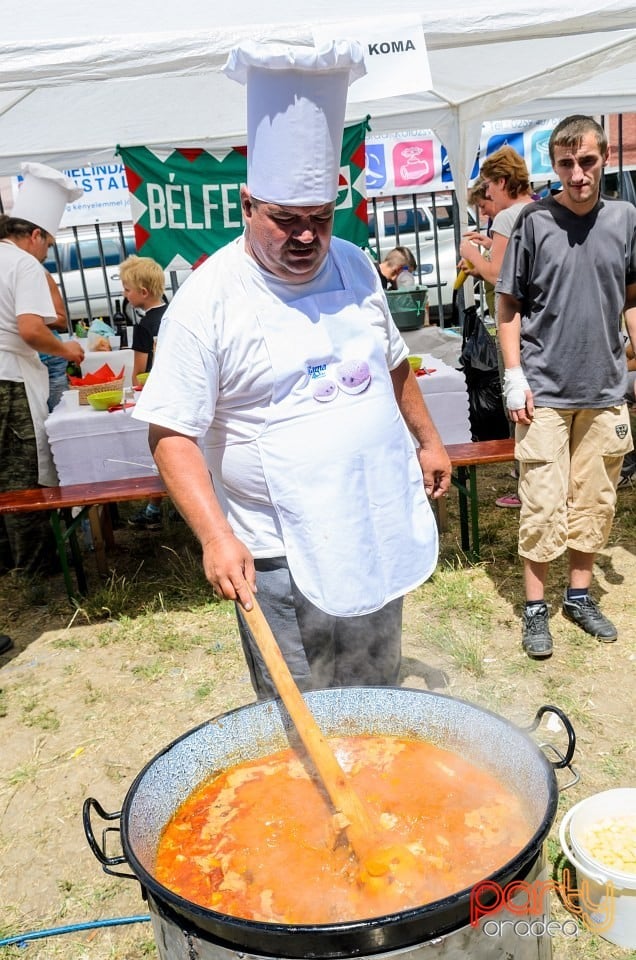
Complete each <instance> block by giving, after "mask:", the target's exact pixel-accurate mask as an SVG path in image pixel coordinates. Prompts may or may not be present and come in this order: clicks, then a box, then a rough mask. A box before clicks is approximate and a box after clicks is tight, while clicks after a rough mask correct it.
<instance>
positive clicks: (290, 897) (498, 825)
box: [155, 736, 530, 925]
mask: <svg viewBox="0 0 636 960" xmlns="http://www.w3.org/2000/svg"><path fill="white" fill-rule="evenodd" d="M330 743H331V745H332V747H333V749H334V751H335V753H336V756H337V758H338V760H339V762H340V764H341V766H342V767H343V769H344V770H345V772H346V773H347V774H348V776H349V778H350V780H351V784H352V786H353V788H354V789H355V790H356V791H357V792H358V794H359V795H360V796H361V797H363V798H364V800H365V803H366V804H367V805H368V808H369V812H370V814H371V816H372V818H373V819H374V821H375V822H376V823H377V824H378V826H379V827H380V828H381V830H382V831H383V836H384V837H385V838H386V842H387V843H389V844H400V845H406V847H407V848H408V850H409V851H410V852H411V853H412V854H413V855H414V856H415V857H416V858H417V863H418V869H417V871H416V874H415V876H413V875H412V874H411V873H409V876H408V878H407V880H406V881H405V882H404V883H402V882H400V877H399V872H398V875H396V876H395V877H393V876H391V877H389V879H388V881H387V883H386V884H380V885H379V886H375V885H373V884H367V883H364V882H363V881H362V880H361V875H360V869H359V865H358V863H357V861H356V859H355V856H354V854H353V853H352V851H351V849H350V847H349V845H348V843H347V840H346V832H345V831H344V830H343V828H344V827H345V824H343V823H341V822H339V817H338V816H337V815H335V816H334V814H333V810H332V807H331V805H330V803H329V800H328V799H327V797H326V794H325V792H324V790H323V788H322V786H321V784H320V782H319V780H318V779H317V775H316V774H315V773H313V771H312V769H311V767H310V765H309V762H308V761H306V760H305V759H304V757H302V756H301V755H300V754H298V753H296V752H294V751H293V750H291V749H287V750H282V751H280V752H278V753H273V754H271V755H270V756H268V757H265V758H261V759H257V760H252V761H249V762H245V763H241V764H238V765H237V766H234V767H230V768H229V769H227V770H225V771H224V772H223V773H222V774H221V775H220V776H217V777H216V778H214V779H213V780H211V781H209V782H205V783H203V784H202V785H200V786H199V787H198V788H197V789H196V790H195V791H194V792H193V793H192V794H191V795H190V796H189V797H188V798H187V800H186V801H185V802H184V803H183V804H182V805H181V807H179V809H178V810H177V811H176V812H175V814H174V816H173V817H172V819H171V820H170V822H169V823H168V824H167V826H166V827H165V828H164V831H163V833H162V836H161V839H160V842H159V847H158V852H157V861H156V867H155V876H156V878H157V880H158V881H159V882H160V883H161V884H163V885H164V886H165V887H167V888H168V889H170V890H172V891H174V892H175V893H177V894H179V895H180V896H181V897H184V898H185V899H186V900H188V901H190V902H192V903H196V904H199V905H201V906H203V907H208V908H210V909H212V910H216V911H219V912H220V913H225V914H230V915H232V916H236V917H241V918H244V919H251V920H260V921H264V922H272V923H284V924H294V923H300V924H312V925H313V924H321V923H337V922H341V921H347V920H357V919H363V918H367V917H373V916H382V915H384V914H388V913H394V912H396V911H400V910H404V909H407V908H409V907H415V906H421V905H424V904H426V903H429V902H431V901H433V900H439V899H442V898H444V897H446V896H448V895H450V894H452V893H457V892H459V891H460V890H463V889H465V888H467V887H470V886H471V885H472V884H473V883H475V882H477V881H478V880H480V879H483V878H484V877H486V876H489V875H490V874H491V873H493V872H494V871H496V870H497V869H499V868H501V867H502V866H503V865H504V864H505V863H506V862H507V861H508V860H510V859H511V858H512V857H513V856H514V855H516V854H517V853H518V852H519V851H520V850H521V849H522V848H523V847H524V846H525V845H526V843H527V842H528V840H529V839H530V827H529V824H528V822H527V819H526V817H525V815H524V812H523V806H522V803H521V801H520V799H519V797H517V796H516V795H515V794H514V793H513V792H511V791H510V790H509V789H507V788H506V787H505V786H503V785H502V784H501V783H500V782H499V781H498V780H497V779H496V778H495V777H494V776H492V775H491V774H490V773H488V772H486V771H484V770H482V769H480V768H478V767H476V766H474V765H473V764H471V763H469V762H467V761H466V760H464V759H462V758H461V757H459V756H457V755H456V754H454V753H452V752H450V751H448V750H445V749H442V748H440V747H437V746H435V745H433V744H431V743H427V742H424V741H419V740H408V739H403V738H400V737H392V736H357V737H338V738H332V739H330ZM420 867H421V869H420Z"/></svg>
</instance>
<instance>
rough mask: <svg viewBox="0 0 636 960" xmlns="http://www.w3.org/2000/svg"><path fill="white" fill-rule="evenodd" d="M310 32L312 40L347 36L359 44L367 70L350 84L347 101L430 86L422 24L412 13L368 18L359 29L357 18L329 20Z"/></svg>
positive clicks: (359, 101)
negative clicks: (342, 20) (405, 15)
mask: <svg viewBox="0 0 636 960" xmlns="http://www.w3.org/2000/svg"><path fill="white" fill-rule="evenodd" d="M312 32H313V35H314V43H315V44H320V43H324V42H326V41H329V40H340V39H347V40H357V41H358V43H359V44H360V45H361V46H362V50H363V52H364V64H365V66H366V68H367V72H366V76H364V77H361V78H360V79H359V80H356V81H355V83H352V84H351V86H350V87H349V93H348V96H347V99H348V100H349V102H350V103H361V102H364V101H365V100H373V99H375V98H376V97H395V96H398V95H400V94H404V93H421V92H422V91H424V90H430V89H431V87H432V86H433V81H432V78H431V67H430V63H429V59H428V52H427V50H426V39H425V36H424V28H423V26H422V23H421V21H419V20H417V19H414V18H413V17H404V16H402V17H399V16H397V17H391V19H390V20H388V19H386V18H382V20H379V19H376V20H373V19H371V20H369V21H368V22H367V23H365V24H364V26H363V27H362V29H361V27H360V23H359V22H358V23H353V22H351V21H348V22H346V23H340V24H337V23H336V24H334V23H330V24H329V25H328V26H327V27H322V26H320V27H313V31H312Z"/></svg>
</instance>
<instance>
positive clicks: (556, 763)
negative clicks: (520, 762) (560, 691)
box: [526, 704, 579, 790]
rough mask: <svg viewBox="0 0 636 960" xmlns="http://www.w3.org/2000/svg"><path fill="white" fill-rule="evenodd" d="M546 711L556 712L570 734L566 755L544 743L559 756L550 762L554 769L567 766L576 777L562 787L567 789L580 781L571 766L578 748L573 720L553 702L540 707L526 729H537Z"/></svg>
mask: <svg viewBox="0 0 636 960" xmlns="http://www.w3.org/2000/svg"><path fill="white" fill-rule="evenodd" d="M546 713H556V715H557V717H558V718H559V720H560V721H561V723H562V724H563V726H564V727H565V731H566V733H567V735H568V748H567V751H566V753H565V756H564V755H563V754H561V753H560V752H559V750H557V749H556V747H555V746H553V745H552V744H542V746H549V747H550V749H551V750H552V751H553V753H555V754H556V755H557V757H558V758H559V759H558V760H550V763H551V764H552V766H553V767H554V769H555V770H560V769H562V768H563V767H567V769H568V770H569V771H570V773H571V774H572V775H573V777H574V779H573V780H572V781H571V782H569V783H567V784H565V785H564V786H563V787H562V788H561V789H564V790H565V789H567V787H571V786H572V785H573V784H574V783H578V780H579V775H578V773H577V772H576V770H575V769H574V768H573V767H572V766H571V760H572V757H573V756H574V750H575V749H576V734H575V732H574V727H573V726H572V722H571V720H570V718H569V717H568V716H567V714H565V713H564V712H563V710H561V709H560V708H559V707H555V706H553V705H552V704H545V705H544V706H542V707H539V709H538V710H537V712H536V715H535V718H534V720H533V721H532V723H531V724H530V726H529V727H526V730H527V731H528V733H532V731H533V730H536V729H537V727H538V726H539V724H540V723H541V720H542V719H543V717H544V715H545V714H546Z"/></svg>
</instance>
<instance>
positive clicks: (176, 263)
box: [117, 120, 368, 270]
mask: <svg viewBox="0 0 636 960" xmlns="http://www.w3.org/2000/svg"><path fill="white" fill-rule="evenodd" d="M367 130H368V123H367V121H366V120H365V121H363V122H362V123H358V124H356V125H355V126H351V127H346V128H345V131H344V136H343V140H342V160H341V167H340V181H339V190H338V198H337V201H336V212H335V217H334V233H335V234H336V236H339V237H343V238H344V239H346V240H350V241H351V242H352V243H355V244H357V245H358V246H361V247H362V246H366V244H367V241H368V230H367V201H366V193H365V149H364V138H365V133H366V132H367ZM117 152H118V154H119V156H120V157H121V158H122V160H123V163H124V165H125V167H126V178H127V180H128V190H129V192H130V204H131V210H132V215H133V221H134V224H135V238H136V243H137V252H138V253H139V255H140V256H144V257H152V258H153V260H156V261H157V262H158V263H159V264H160V265H161V266H162V267H163V268H164V270H183V269H187V268H188V267H192V266H195V265H196V264H198V263H200V262H201V261H202V260H204V259H205V258H206V257H209V256H210V254H212V253H214V252H215V251H216V250H218V249H219V248H220V247H222V246H224V245H225V244H226V243H228V242H229V241H230V240H233V239H234V238H235V237H237V236H238V235H239V234H240V233H241V232H242V230H243V221H242V217H241V201H240V188H241V185H242V184H244V183H245V181H246V179H247V159H246V152H247V151H246V148H245V147H235V148H233V149H230V150H228V151H227V153H225V154H224V155H223V156H218V155H215V154H212V153H210V152H209V151H207V150H199V149H188V148H185V147H179V148H176V149H171V150H169V151H168V150H166V151H163V152H162V151H158V150H152V149H151V148H150V147H126V148H124V147H119V148H118V151H117ZM284 162H285V158H284V157H281V163H284Z"/></svg>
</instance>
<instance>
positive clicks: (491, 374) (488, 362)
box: [460, 307, 510, 440]
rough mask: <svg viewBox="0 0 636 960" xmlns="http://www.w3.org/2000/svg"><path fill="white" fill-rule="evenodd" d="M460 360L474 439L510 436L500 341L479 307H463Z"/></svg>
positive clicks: (497, 438) (495, 438)
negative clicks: (504, 395) (498, 358)
mask: <svg viewBox="0 0 636 960" xmlns="http://www.w3.org/2000/svg"><path fill="white" fill-rule="evenodd" d="M460 364H461V367H462V369H463V371H464V376H465V377H466V387H467V389H468V402H469V408H470V429H471V434H472V439H473V440H503V439H504V438H505V437H509V436H510V422H509V420H508V417H507V416H506V414H505V411H504V405H503V399H502V396H501V381H500V379H499V366H498V363H497V345H496V343H495V339H494V337H492V336H491V334H490V333H489V332H488V330H487V329H486V327H485V325H484V322H483V320H482V319H481V317H480V316H479V315H478V313H477V308H476V307H467V308H466V310H465V311H464V331H463V339H462V352H461V356H460Z"/></svg>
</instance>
